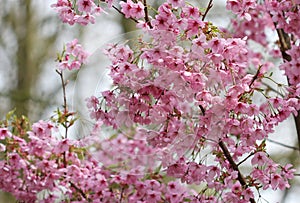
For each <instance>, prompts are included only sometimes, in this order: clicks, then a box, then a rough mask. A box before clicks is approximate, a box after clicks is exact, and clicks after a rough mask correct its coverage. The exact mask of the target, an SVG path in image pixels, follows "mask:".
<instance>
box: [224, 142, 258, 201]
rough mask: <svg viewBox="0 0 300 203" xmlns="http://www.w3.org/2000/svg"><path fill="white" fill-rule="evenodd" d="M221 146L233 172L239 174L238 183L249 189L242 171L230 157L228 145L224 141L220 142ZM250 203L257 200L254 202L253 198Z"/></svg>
mask: <svg viewBox="0 0 300 203" xmlns="http://www.w3.org/2000/svg"><path fill="white" fill-rule="evenodd" d="M219 146H220V148H221V149H222V151H223V153H224V155H225V157H226V159H227V160H228V162H229V164H230V166H231V168H232V169H233V170H235V171H236V172H238V181H239V182H240V183H241V185H242V186H243V187H245V188H247V187H248V185H247V183H246V180H245V178H244V176H243V175H242V173H241V171H240V170H239V167H238V165H237V164H236V163H235V162H234V160H233V158H232V156H231V155H230V152H229V151H228V149H227V147H226V145H225V144H224V142H223V141H220V142H219ZM250 202H251V203H255V200H254V199H253V198H251V199H250Z"/></svg>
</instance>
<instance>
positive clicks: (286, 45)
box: [274, 22, 300, 149]
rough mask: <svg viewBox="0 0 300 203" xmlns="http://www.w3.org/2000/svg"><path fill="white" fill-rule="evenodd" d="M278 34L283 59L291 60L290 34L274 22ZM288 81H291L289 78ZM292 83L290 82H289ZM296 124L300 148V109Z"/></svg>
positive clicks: (295, 118)
mask: <svg viewBox="0 0 300 203" xmlns="http://www.w3.org/2000/svg"><path fill="white" fill-rule="evenodd" d="M274 25H275V28H276V31H277V35H278V38H279V43H280V47H279V48H280V51H281V54H282V59H283V61H291V60H292V57H291V56H290V55H289V54H287V53H286V51H288V50H289V49H291V38H290V36H289V35H288V34H287V33H285V32H284V30H283V29H278V28H277V23H275V22H274ZM287 79H288V83H289V78H287ZM289 85H290V83H289ZM294 120H295V124H296V131H297V138H298V148H299V149H300V111H298V115H297V116H294Z"/></svg>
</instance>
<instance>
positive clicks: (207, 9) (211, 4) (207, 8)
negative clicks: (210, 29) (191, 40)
mask: <svg viewBox="0 0 300 203" xmlns="http://www.w3.org/2000/svg"><path fill="white" fill-rule="evenodd" d="M212 2H213V0H209V3H208V5H207V7H206V10H205V12H204V14H203V16H202V21H204V20H205V18H206V16H207V14H208V12H209V10H210V9H211V8H212V7H213V3H212Z"/></svg>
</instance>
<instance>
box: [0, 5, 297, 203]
mask: <svg viewBox="0 0 300 203" xmlns="http://www.w3.org/2000/svg"><path fill="white" fill-rule="evenodd" d="M103 2H105V3H107V4H108V7H111V8H114V9H116V10H117V11H118V12H120V13H122V14H123V15H124V17H126V18H131V19H132V20H134V21H135V22H137V27H138V28H140V29H142V30H143V35H144V36H145V37H140V38H139V39H137V40H136V41H133V42H132V44H131V45H132V46H129V45H128V44H127V43H123V44H122V43H120V44H110V45H108V47H107V49H106V50H104V53H105V54H106V56H107V57H108V58H109V59H110V61H111V64H110V66H109V69H110V74H109V75H110V77H111V78H112V80H113V89H112V90H107V91H104V92H102V93H101V95H94V96H91V97H90V98H87V106H88V108H89V109H90V115H91V117H92V118H93V119H95V120H96V124H95V126H94V130H93V131H92V132H91V135H90V136H88V137H86V138H84V139H82V140H70V139H68V138H67V136H65V137H64V138H60V136H59V135H58V136H55V133H54V131H55V130H56V129H57V125H63V126H64V127H65V128H66V130H67V128H68V127H69V126H71V123H72V122H68V120H66V119H67V118H64V119H60V118H63V117H67V115H69V114H68V112H67V108H65V112H64V113H63V114H62V115H58V118H59V119H57V121H56V122H54V124H53V123H50V122H44V121H40V122H38V123H35V124H33V125H32V126H30V125H28V124H27V125H25V126H24V120H22V121H14V122H12V123H10V125H7V122H3V124H2V125H1V128H0V150H1V151H0V155H1V159H0V170H1V174H2V176H1V177H0V179H1V181H0V189H2V190H4V191H7V192H11V193H12V194H14V195H15V196H16V197H17V198H18V199H19V200H22V201H27V202H34V201H37V200H38V201H39V202H54V201H62V202H64V201H66V202H151V203H152V202H153V203H155V202H171V203H179V202H193V203H196V202H210V203H219V202H232V203H246V202H251V203H254V202H255V200H256V194H257V193H260V190H266V189H272V190H277V189H280V190H284V189H286V188H289V187H290V185H289V180H290V179H292V178H293V177H294V172H295V170H294V169H293V168H292V165H290V164H286V165H280V164H279V163H276V162H274V161H273V160H272V159H271V158H270V156H268V154H267V152H266V140H267V138H268V135H269V134H270V133H272V132H273V131H274V127H275V126H276V125H278V124H279V123H281V122H282V121H284V120H285V119H287V118H288V117H289V116H290V115H297V113H298V111H299V110H300V102H299V95H300V85H299V76H298V75H299V74H298V73H299V70H298V69H299V67H300V66H299V64H300V62H299V53H300V52H299V33H298V32H299V30H297V29H296V27H297V26H296V25H298V24H299V22H300V21H299V15H297V11H298V10H299V1H295V0H283V1H280V2H279V1H276V0H270V1H265V2H261V1H255V0H228V1H227V6H226V7H227V9H229V10H231V11H232V12H233V13H235V14H237V19H236V20H235V21H233V27H232V29H233V30H231V31H229V30H226V29H219V28H218V27H216V26H214V25H213V23H211V22H207V21H205V17H206V14H207V12H208V11H209V9H210V5H209V6H208V7H207V8H206V9H199V8H196V7H194V6H192V5H191V4H187V3H185V2H184V1H181V0H177V1H173V0H168V1H166V2H164V3H162V4H161V5H159V7H158V9H157V12H154V13H155V14H154V15H153V16H150V15H149V14H148V13H147V11H146V10H147V8H149V7H147V5H145V4H146V1H143V2H142V1H131V0H127V1H120V9H119V8H118V7H117V6H115V5H113V3H114V1H111V0H107V1H103ZM99 3H100V1H92V0H58V1H57V3H56V4H54V5H53V7H55V8H56V10H57V11H58V13H59V16H60V18H61V19H62V21H63V22H65V23H69V24H71V25H72V24H74V23H79V24H81V25H86V24H88V23H93V22H94V15H95V14H97V13H99V12H101V11H102V8H100V5H99ZM203 11H204V12H203ZM137 20H139V21H137ZM266 28H271V29H273V30H274V29H276V31H277V33H278V35H279V44H280V47H279V48H280V52H281V54H282V57H283V58H284V59H285V60H284V63H283V64H282V65H281V66H280V68H281V69H282V70H284V71H285V76H287V77H288V79H289V87H287V86H284V85H283V84H280V83H278V82H276V80H274V78H272V74H270V73H269V72H268V71H269V69H270V67H272V66H274V64H272V63H271V62H269V61H266V59H265V58H264V54H263V53H260V52H259V51H257V50H252V49H251V46H250V45H249V44H250V43H249V40H252V41H255V42H258V43H260V44H261V45H263V46H266V45H268V41H267V37H266V36H267V35H266V30H265V29H266ZM272 47H273V48H272ZM266 50H267V52H268V53H273V54H274V53H275V52H276V51H277V52H278V49H277V50H276V49H274V46H270V47H266ZM86 57H87V54H86V52H85V51H83V49H82V47H81V46H80V45H79V44H78V42H77V40H74V41H73V42H71V43H68V44H67V45H66V49H65V50H64V52H63V53H62V54H61V56H59V57H58V60H59V62H60V65H59V67H60V69H61V70H64V69H70V70H72V69H78V68H80V66H81V64H82V63H85V60H86ZM276 57H278V53H277V56H276ZM61 77H62V75H61ZM266 80H268V81H270V82H272V84H273V85H275V86H277V89H278V91H276V90H274V89H269V87H268V86H266V85H265V84H264V81H266ZM62 81H63V78H62ZM63 83H64V82H63ZM64 88H65V86H64ZM256 95H261V97H262V99H261V101H260V102H257V103H256V102H254V99H255V96H256ZM64 96H65V95H64ZM66 105H67V104H66V103H65V107H66ZM25 123H26V122H25ZM102 125H105V126H110V127H112V128H113V129H115V131H113V132H112V133H113V134H112V136H110V137H109V138H106V139H101V138H100V137H99V136H100V135H101V134H99V132H100V131H99V129H100V128H101V127H102ZM66 134H67V133H66ZM85 136H86V135H85ZM247 162H248V163H249V162H251V166H250V168H249V170H247V171H242V170H241V167H242V166H247V164H246V163H247ZM180 182H182V183H184V184H185V185H182V184H181V183H180ZM190 186H193V188H194V189H190ZM195 186H196V187H195ZM258 198H260V197H258Z"/></svg>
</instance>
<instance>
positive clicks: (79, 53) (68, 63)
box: [58, 39, 89, 70]
mask: <svg viewBox="0 0 300 203" xmlns="http://www.w3.org/2000/svg"><path fill="white" fill-rule="evenodd" d="M88 55H89V54H88V53H87V52H86V51H85V50H84V49H83V48H82V46H81V45H80V44H78V40H77V39H74V40H73V41H72V42H69V43H67V44H66V48H65V50H64V51H63V53H62V54H61V56H58V61H59V64H58V68H59V70H65V69H68V70H78V69H80V67H81V65H82V64H85V63H86V61H87V57H88Z"/></svg>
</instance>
